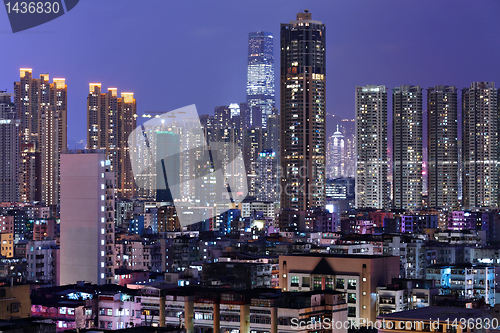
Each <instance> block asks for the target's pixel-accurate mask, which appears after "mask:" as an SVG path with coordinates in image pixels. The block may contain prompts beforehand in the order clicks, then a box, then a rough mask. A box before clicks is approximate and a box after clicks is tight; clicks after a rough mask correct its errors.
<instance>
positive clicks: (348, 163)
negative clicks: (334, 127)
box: [340, 119, 357, 178]
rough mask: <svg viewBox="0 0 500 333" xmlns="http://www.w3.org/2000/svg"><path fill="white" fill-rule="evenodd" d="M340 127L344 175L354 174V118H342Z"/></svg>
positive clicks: (351, 175) (352, 175)
mask: <svg viewBox="0 0 500 333" xmlns="http://www.w3.org/2000/svg"><path fill="white" fill-rule="evenodd" d="M340 129H341V131H342V133H343V134H344V145H345V158H344V161H345V167H344V168H345V177H352V178H354V177H355V176H356V158H357V157H356V119H342V120H341V121H340Z"/></svg>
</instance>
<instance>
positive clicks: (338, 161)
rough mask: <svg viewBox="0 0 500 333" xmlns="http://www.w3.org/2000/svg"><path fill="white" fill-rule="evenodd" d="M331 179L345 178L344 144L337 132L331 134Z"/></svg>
mask: <svg viewBox="0 0 500 333" xmlns="http://www.w3.org/2000/svg"><path fill="white" fill-rule="evenodd" d="M331 140H332V177H333V178H340V177H345V142H344V135H343V134H342V133H341V132H340V131H339V126H338V125H337V131H336V132H335V133H333V135H332V137H331Z"/></svg>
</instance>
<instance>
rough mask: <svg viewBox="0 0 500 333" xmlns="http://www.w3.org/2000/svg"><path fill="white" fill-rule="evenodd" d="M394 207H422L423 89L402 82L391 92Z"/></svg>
mask: <svg viewBox="0 0 500 333" xmlns="http://www.w3.org/2000/svg"><path fill="white" fill-rule="evenodd" d="M392 116H393V120H392V126H393V130H392V146H393V149H392V157H393V165H394V170H393V177H394V178H393V179H394V184H393V208H396V209H407V210H415V209H418V208H420V207H422V154H423V151H422V148H423V147H422V129H423V123H422V121H423V119H422V117H423V109H422V89H421V88H420V86H409V85H403V86H400V87H396V88H394V89H393V92H392Z"/></svg>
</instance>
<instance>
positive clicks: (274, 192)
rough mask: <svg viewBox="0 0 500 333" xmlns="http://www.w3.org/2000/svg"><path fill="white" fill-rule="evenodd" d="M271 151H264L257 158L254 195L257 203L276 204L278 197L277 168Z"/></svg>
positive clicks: (273, 153)
mask: <svg viewBox="0 0 500 333" xmlns="http://www.w3.org/2000/svg"><path fill="white" fill-rule="evenodd" d="M275 155H276V153H275V152H273V151H272V150H264V151H262V152H261V153H260V154H259V157H258V158H257V175H256V178H257V179H256V191H255V192H256V193H255V196H256V198H257V200H258V201H271V202H276V201H277V199H278V198H279V196H278V170H277V169H278V168H277V163H276V158H275Z"/></svg>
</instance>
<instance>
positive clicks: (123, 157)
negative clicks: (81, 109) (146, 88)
mask: <svg viewBox="0 0 500 333" xmlns="http://www.w3.org/2000/svg"><path fill="white" fill-rule="evenodd" d="M136 123H137V105H136V100H135V98H134V94H133V93H121V97H118V91H117V89H116V88H108V92H107V93H102V92H101V84H100V83H90V84H89V95H88V96H87V130H88V132H87V148H88V149H104V150H106V154H107V156H108V158H109V160H110V161H111V170H112V171H113V172H115V173H116V191H117V195H118V196H119V197H121V198H127V199H130V198H133V197H135V194H136V191H135V183H134V179H133V174H132V166H131V164H130V155H129V148H128V137H129V135H130V134H131V133H132V131H133V130H134V129H135V127H136Z"/></svg>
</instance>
